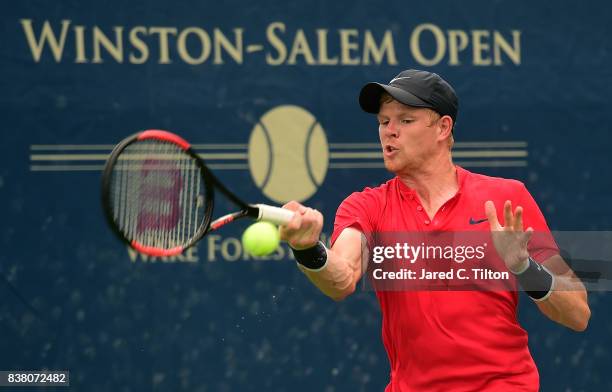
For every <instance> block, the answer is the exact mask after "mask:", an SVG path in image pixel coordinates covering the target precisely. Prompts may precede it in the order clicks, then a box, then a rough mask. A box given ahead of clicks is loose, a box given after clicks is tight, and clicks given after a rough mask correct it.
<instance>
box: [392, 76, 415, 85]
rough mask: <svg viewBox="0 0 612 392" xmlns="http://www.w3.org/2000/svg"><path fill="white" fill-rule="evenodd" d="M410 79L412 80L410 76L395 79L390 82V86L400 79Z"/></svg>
mask: <svg viewBox="0 0 612 392" xmlns="http://www.w3.org/2000/svg"><path fill="white" fill-rule="evenodd" d="M410 78H411V77H410V76H402V77H399V78H395V79H393V80H391V81H390V82H389V84H391V83H393V82H395V81H396V80H400V79H410Z"/></svg>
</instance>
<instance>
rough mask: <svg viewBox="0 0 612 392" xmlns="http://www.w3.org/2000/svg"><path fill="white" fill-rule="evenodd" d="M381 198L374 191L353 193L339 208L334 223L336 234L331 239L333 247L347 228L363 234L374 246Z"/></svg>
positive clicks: (367, 190)
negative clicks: (373, 241)
mask: <svg viewBox="0 0 612 392" xmlns="http://www.w3.org/2000/svg"><path fill="white" fill-rule="evenodd" d="M380 204H381V202H380V198H379V197H377V195H376V194H375V193H374V192H373V190H372V189H369V188H366V189H365V190H364V191H362V192H355V193H352V194H351V195H350V196H349V197H347V198H346V199H344V201H343V202H342V203H341V204H340V206H339V207H338V211H336V219H335V221H334V232H333V233H332V237H331V244H332V246H333V244H334V242H336V239H337V238H338V236H339V235H340V233H342V231H343V230H344V229H346V228H347V227H352V228H354V229H357V230H359V231H360V232H362V233H363V234H364V235H365V236H366V238H367V240H368V244H369V245H371V244H372V235H373V233H374V232H375V230H376V227H377V216H378V214H379V213H380V211H381V210H382V209H381V205H380Z"/></svg>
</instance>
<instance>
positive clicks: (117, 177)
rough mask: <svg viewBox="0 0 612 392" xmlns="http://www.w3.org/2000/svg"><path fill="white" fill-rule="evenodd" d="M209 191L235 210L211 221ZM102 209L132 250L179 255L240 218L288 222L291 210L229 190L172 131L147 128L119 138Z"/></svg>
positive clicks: (105, 177) (104, 184)
mask: <svg viewBox="0 0 612 392" xmlns="http://www.w3.org/2000/svg"><path fill="white" fill-rule="evenodd" d="M215 189H217V190H219V191H220V192H221V193H223V194H224V195H225V196H226V197H227V198H228V199H229V200H231V201H232V202H233V203H234V204H235V205H236V206H237V207H238V208H239V210H238V211H237V212H234V213H231V214H227V215H224V216H221V217H220V218H218V219H215V220H212V215H213V209H214V193H215ZM102 208H103V210H104V214H105V216H106V219H107V221H108V223H109V225H110V227H111V228H112V230H113V231H114V232H115V233H116V234H117V235H118V236H119V238H121V240H123V241H124V242H126V243H127V244H128V245H130V246H131V247H132V248H134V249H135V250H137V251H138V252H141V253H144V254H147V255H150V256H173V255H178V254H181V253H182V252H184V251H185V249H187V248H189V247H190V246H192V245H194V244H195V243H196V242H198V241H199V240H200V239H201V238H202V237H204V236H205V235H206V234H207V233H210V232H211V231H213V230H217V229H219V228H220V227H222V226H224V225H226V224H228V223H230V222H233V221H235V220H237V219H241V218H251V219H255V220H264V221H268V222H271V223H274V224H277V225H283V224H286V223H288V222H289V221H290V220H291V219H292V218H293V214H294V213H293V211H289V210H286V209H283V208H279V207H273V206H269V205H265V204H247V203H245V202H244V201H242V200H241V199H240V198H238V197H237V196H236V195H234V194H233V193H232V192H230V191H229V190H228V189H227V188H226V187H225V186H224V185H223V184H222V183H221V182H220V181H219V180H218V179H217V178H216V177H215V176H214V175H213V174H212V172H211V171H210V170H209V169H208V168H207V167H206V164H205V163H204V161H203V160H202V159H201V158H200V157H199V156H198V155H197V154H196V153H195V152H194V151H193V149H192V148H191V146H190V145H189V143H187V141H185V140H184V139H183V138H181V137H180V136H178V135H175V134H173V133H171V132H167V131H161V130H147V131H143V132H139V133H136V134H134V135H132V136H129V137H127V138H126V139H124V140H122V141H121V142H120V143H119V144H118V145H117V146H116V147H115V148H114V149H113V151H112V152H111V154H110V156H109V158H108V160H107V161H106V165H105V167H104V171H103V173H102Z"/></svg>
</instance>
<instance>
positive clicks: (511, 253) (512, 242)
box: [485, 200, 533, 272]
mask: <svg viewBox="0 0 612 392" xmlns="http://www.w3.org/2000/svg"><path fill="white" fill-rule="evenodd" d="M485 214H486V215H487V219H488V220H489V225H490V227H491V236H492V237H493V245H495V249H496V250H497V253H498V254H499V256H500V257H501V258H502V259H503V260H504V263H506V267H507V268H508V269H509V270H510V271H513V272H517V271H521V270H522V269H523V268H524V266H525V265H526V263H527V262H528V259H529V251H528V250H527V243H529V240H530V239H531V236H532V235H533V229H532V228H531V227H529V228H528V229H527V230H523V207H521V206H518V207H516V210H514V213H512V203H511V202H510V200H506V202H505V203H504V226H502V225H501V224H500V223H499V220H498V219H497V210H496V209H495V204H493V202H492V201H490V200H489V201H487V202H486V203H485Z"/></svg>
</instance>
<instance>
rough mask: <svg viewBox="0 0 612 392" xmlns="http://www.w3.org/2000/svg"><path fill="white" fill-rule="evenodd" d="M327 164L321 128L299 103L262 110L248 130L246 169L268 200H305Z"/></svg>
mask: <svg viewBox="0 0 612 392" xmlns="http://www.w3.org/2000/svg"><path fill="white" fill-rule="evenodd" d="M328 166H329V148H328V144H327V137H326V136H325V131H324V130H323V128H322V127H321V124H319V123H318V122H317V119H316V118H315V117H314V116H313V115H312V114H311V113H309V112H308V111H307V110H305V109H303V108H301V107H299V106H293V105H283V106H278V107H276V108H274V109H272V110H270V111H268V112H266V113H265V114H264V115H263V116H262V117H261V118H260V119H259V122H258V123H257V124H256V125H255V127H254V128H253V130H252V131H251V137H250V139H249V170H250V171H251V176H252V177H253V180H254V181H255V184H256V185H257V186H258V187H259V188H260V189H261V190H262V192H263V193H264V195H266V197H268V198H269V199H270V200H273V201H275V202H277V203H281V204H282V203H285V202H287V201H289V200H297V201H304V200H306V199H308V198H309V197H311V196H312V195H313V194H314V193H315V192H316V191H317V189H318V187H319V186H320V185H321V184H322V183H323V180H324V179H325V174H326V173H327V168H328Z"/></svg>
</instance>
